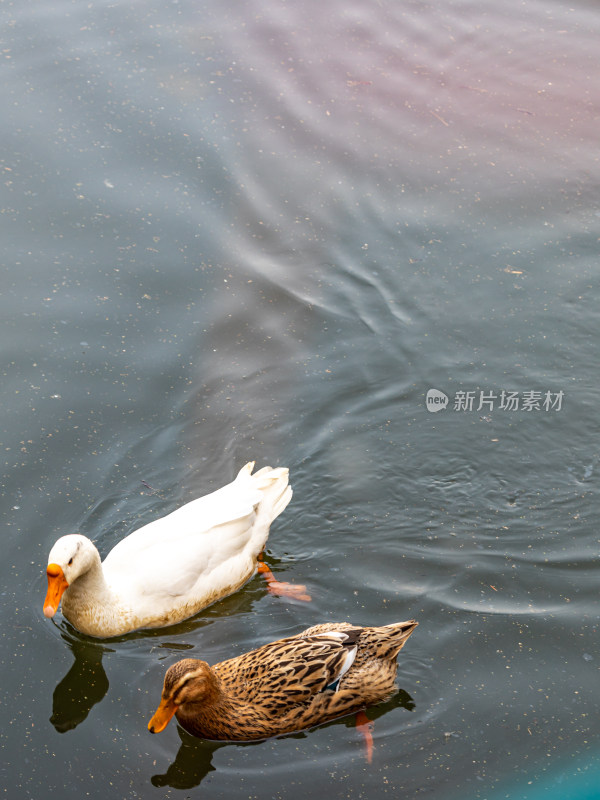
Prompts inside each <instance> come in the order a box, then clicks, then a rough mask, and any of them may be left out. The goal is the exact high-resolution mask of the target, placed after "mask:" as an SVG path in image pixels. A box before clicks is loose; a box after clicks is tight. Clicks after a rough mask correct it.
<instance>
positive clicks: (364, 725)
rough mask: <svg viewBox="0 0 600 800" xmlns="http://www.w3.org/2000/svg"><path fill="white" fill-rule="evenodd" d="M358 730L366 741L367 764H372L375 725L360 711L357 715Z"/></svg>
mask: <svg viewBox="0 0 600 800" xmlns="http://www.w3.org/2000/svg"><path fill="white" fill-rule="evenodd" d="M356 730H357V731H358V732H359V733H360V735H361V736H362V737H363V739H364V740H365V747H366V750H367V762H368V763H369V764H370V763H371V762H372V761H373V723H372V722H371V720H370V719H369V718H368V717H367V715H366V714H365V712H364V711H358V712H357V714H356Z"/></svg>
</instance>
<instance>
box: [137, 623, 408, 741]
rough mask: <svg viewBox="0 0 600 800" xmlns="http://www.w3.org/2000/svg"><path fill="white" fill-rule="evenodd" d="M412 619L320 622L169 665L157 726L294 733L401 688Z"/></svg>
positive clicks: (205, 734)
mask: <svg viewBox="0 0 600 800" xmlns="http://www.w3.org/2000/svg"><path fill="white" fill-rule="evenodd" d="M416 627H417V623H416V622H415V621H414V620H409V621H408V622H397V623H394V624H392V625H384V626H382V627H378V628H361V627H358V626H356V625H350V624H349V623H344V622H343V623H340V624H334V623H326V624H323V625H315V626H314V627H312V628H308V630H305V631H303V632H302V633H300V634H298V635H297V636H291V637H289V638H287V639H280V640H279V641H277V642H271V643H270V644H266V645H264V646H263V647H259V648H258V649H257V650H253V651H251V652H250V653H245V654H244V655H241V656H237V657H236V658H231V659H229V660H227V661H222V662H220V663H219V664H215V665H214V666H213V667H212V668H211V667H209V666H208V664H207V663H206V662H204V661H199V660H196V659H192V658H186V659H184V660H183V661H178V662H177V663H176V664H173V666H172V667H170V668H169V669H168V670H167V673H166V675H165V680H164V687H163V692H162V700H161V704H160V706H159V708H158V710H157V712H156V714H155V715H154V717H153V718H152V720H151V721H150V724H149V726H148V727H149V729H150V731H151V732H153V733H154V732H156V733H158V732H159V731H161V730H163V729H164V727H166V725H167V723H168V722H169V720H170V719H171V717H172V716H173V714H176V715H177V719H178V721H179V723H180V724H181V725H182V726H183V727H184V728H185V729H186V730H187V731H189V732H190V733H192V734H194V735H195V736H200V737H202V738H205V739H229V740H238V741H239V740H246V739H262V738H266V737H268V736H276V735H278V734H283V733H290V732H292V731H297V730H302V729H304V728H308V727H311V726H313V725H318V724H320V723H322V722H326V721H327V720H330V719H334V718H335V717H340V716H344V715H345V714H350V713H352V712H354V711H357V710H359V709H361V708H364V707H365V706H369V705H373V704H374V703H379V702H381V701H382V700H386V699H387V698H388V697H390V696H391V695H392V694H394V692H395V691H396V687H395V684H394V681H395V678H396V670H397V663H396V656H397V655H398V653H399V651H400V650H401V649H402V647H403V646H404V644H405V643H406V640H407V639H408V637H409V636H410V635H411V633H412V632H413V631H414V629H415V628H416Z"/></svg>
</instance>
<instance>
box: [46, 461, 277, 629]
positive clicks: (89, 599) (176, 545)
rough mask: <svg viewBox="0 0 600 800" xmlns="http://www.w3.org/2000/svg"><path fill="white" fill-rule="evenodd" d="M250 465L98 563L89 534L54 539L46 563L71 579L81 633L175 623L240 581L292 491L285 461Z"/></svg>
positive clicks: (69, 599) (71, 608) (66, 604)
mask: <svg viewBox="0 0 600 800" xmlns="http://www.w3.org/2000/svg"><path fill="white" fill-rule="evenodd" d="M253 466H254V464H253V463H250V464H246V466H245V467H243V468H242V469H241V470H240V472H239V474H238V475H237V477H236V479H235V480H234V481H232V483H230V484H228V485H227V486H224V487H223V488H222V489H219V490H218V491H216V492H213V493H212V494H209V495H207V496H205V497H201V498H199V499H197V500H193V501H192V502H190V503H188V504H187V505H184V506H182V507H181V508H179V509H177V510H176V511H173V512H172V513H171V514H169V515H168V516H166V517H163V518H162V519H158V520H156V521H154V522H151V523H149V524H148V525H145V526H144V527H142V528H140V529H139V530H137V531H134V532H133V533H132V534H130V535H129V536H127V537H126V538H125V539H123V540H122V541H121V542H119V543H118V544H117V545H116V546H115V547H114V548H113V549H112V550H111V551H110V553H109V554H108V555H107V556H106V558H105V560H104V562H103V563H102V564H101V563H100V557H99V555H98V552H97V550H96V548H95V546H94V545H93V544H92V542H91V541H90V540H89V539H87V538H86V537H84V536H81V535H79V534H71V535H69V536H64V537H62V538H61V539H59V540H58V541H57V542H56V544H55V545H54V547H53V548H52V550H51V552H50V556H49V559H48V563H49V564H57V565H58V566H60V567H61V569H62V570H63V573H64V576H65V578H66V580H67V582H68V583H69V588H68V589H66V591H65V593H64V595H63V597H62V608H63V613H64V615H65V617H66V618H67V619H68V620H69V621H70V622H71V623H72V624H73V625H74V626H75V627H76V628H78V629H79V630H81V631H82V632H83V633H87V634H90V635H92V636H102V637H108V636H117V635H120V634H122V633H126V632H127V631H131V630H135V629H137V628H149V627H159V626H162V625H170V624H174V623H175V622H179V621H181V620H183V619H186V618H187V617H189V616H191V615H192V614H195V613H196V612H197V611H200V610H201V609H202V608H205V607H206V606H207V605H209V604H210V603H213V602H214V601H215V600H218V599H219V598H221V597H225V596H226V595H228V594H231V593H232V592H234V591H235V590H236V589H238V588H239V587H240V586H241V585H243V584H244V583H245V582H246V581H247V580H248V579H249V578H250V577H251V576H252V575H253V574H254V572H255V570H256V562H257V557H258V555H259V554H260V553H261V551H262V550H263V549H264V546H265V543H266V540H267V537H268V535H269V526H270V524H271V522H272V521H273V520H274V519H275V518H276V517H277V516H278V515H279V514H280V513H281V512H282V511H283V510H284V508H285V507H286V506H287V504H288V503H289V501H290V499H291V496H292V490H291V488H290V486H289V485H288V470H287V469H286V468H278V469H271V468H270V467H264V468H263V469H261V470H259V471H258V472H256V473H255V474H254V475H252V469H253ZM70 559H72V563H71V564H69V560H70Z"/></svg>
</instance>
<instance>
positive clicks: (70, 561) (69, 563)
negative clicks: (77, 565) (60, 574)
mask: <svg viewBox="0 0 600 800" xmlns="http://www.w3.org/2000/svg"><path fill="white" fill-rule="evenodd" d="M72 563H73V559H72V558H70V559H69V561H68V566H69V567H70V566H71V564H72Z"/></svg>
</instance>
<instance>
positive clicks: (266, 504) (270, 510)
mask: <svg viewBox="0 0 600 800" xmlns="http://www.w3.org/2000/svg"><path fill="white" fill-rule="evenodd" d="M254 463H255V462H254V461H251V462H249V463H248V464H246V465H245V466H244V467H242V469H241V470H240V471H239V473H238V476H237V478H236V481H237V480H240V479H241V480H249V481H250V482H251V485H252V488H253V489H255V490H258V491H259V492H260V493H261V495H262V496H261V497H260V498H259V502H258V505H257V507H256V511H257V518H256V522H255V530H256V536H254V537H253V538H254V541H255V547H256V553H255V555H258V554H259V553H260V552H261V551H262V550H263V548H264V546H265V543H266V540H267V536H268V535H269V526H270V525H271V523H272V522H273V520H275V519H277V517H278V516H279V515H280V514H281V512H282V511H283V510H284V509H285V508H286V506H287V504H288V503H289V502H290V500H291V499H292V487H291V486H290V485H289V470H288V468H287V467H276V468H275V469H273V468H271V467H262V469H259V470H258V472H255V473H254V475H253V474H252V470H253V468H254Z"/></svg>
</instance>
